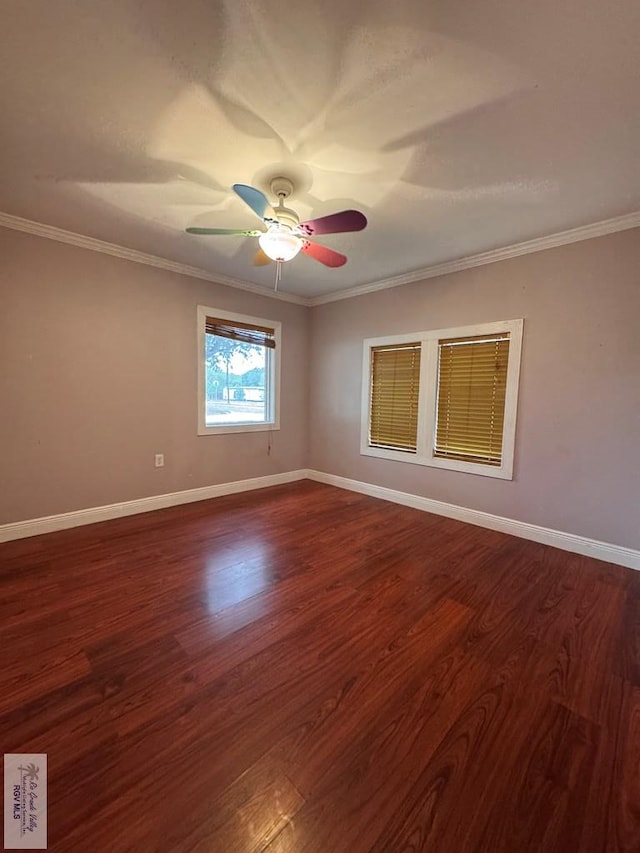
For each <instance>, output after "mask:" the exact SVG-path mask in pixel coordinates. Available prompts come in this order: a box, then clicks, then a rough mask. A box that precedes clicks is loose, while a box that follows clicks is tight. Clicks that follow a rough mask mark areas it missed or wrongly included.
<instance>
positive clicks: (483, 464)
mask: <svg viewBox="0 0 640 853" xmlns="http://www.w3.org/2000/svg"><path fill="white" fill-rule="evenodd" d="M522 331H523V321H522V320H507V321H501V322H499V323H486V324H483V325H478V326H465V327H458V328H453V329H437V330H432V331H427V332H413V333H411V334H407V335H396V336H393V337H385V338H370V339H368V340H365V341H364V351H363V380H362V382H363V385H362V435H361V448H360V452H361V453H362V454H363V455H366V456H377V457H379V458H382V459H394V460H397V461H402V462H413V463H414V464H418V465H429V466H432V467H436V468H448V469H450V470H456V471H465V472H468V473H473V474H481V475H483V476H488V477H499V478H502V479H512V476H513V455H514V441H515V426H516V408H517V397H518V379H519V373H520V351H521V346H522ZM408 351H411V352H412V357H413V363H412V369H411V370H410V371H409V370H408V369H407V367H406V362H407V356H406V353H407V352H408ZM383 358H384V359H386V363H385V364H384V367H385V369H386V372H385V373H383V372H381V370H380V367H381V365H382V361H383ZM394 359H395V360H396V362H398V360H399V362H400V363H401V365H402V366H404V372H403V371H402V370H400V371H398V368H397V367H395V368H394V367H393V366H392V362H393V360H394ZM416 365H417V366H416ZM394 370H395V373H394ZM395 376H398V377H399V380H398V383H397V387H394V382H395ZM377 386H378V387H377ZM380 386H381V387H382V388H383V391H384V394H381V393H380V392H379V387H380ZM379 423H382V424H383V426H385V427H386V433H385V432H381V431H380V430H379V429H378V424H379ZM398 425H400V427H398ZM407 436H409V440H407V438H406V437H407Z"/></svg>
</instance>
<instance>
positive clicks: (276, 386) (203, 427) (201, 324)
mask: <svg viewBox="0 0 640 853" xmlns="http://www.w3.org/2000/svg"><path fill="white" fill-rule="evenodd" d="M207 317H219V318H220V319H221V320H231V321H233V320H237V321H238V322H240V323H250V324H251V323H253V324H255V325H256V326H268V327H269V328H272V329H273V333H274V338H275V342H276V346H275V349H273V350H271V351H270V353H269V358H268V359H267V361H268V363H269V369H268V370H267V371H265V397H266V400H267V417H268V420H267V421H265V422H264V423H257V424H256V423H246V424H220V425H217V426H207V423H206V409H205V406H206V393H205V382H206V367H205V355H204V354H205V340H204V336H205V331H204V328H205V322H206V318H207ZM196 342H197V348H198V350H197V353H198V356H197V358H198V435H221V434H222V433H231V432H265V431H267V430H274V429H280V361H281V352H282V324H281V323H279V322H278V321H277V320H267V319H265V318H264V317H250V316H248V315H247V314H238V313H237V312H235V311H220V310H219V309H218V308H211V307H208V306H206V305H198V327H197V335H196Z"/></svg>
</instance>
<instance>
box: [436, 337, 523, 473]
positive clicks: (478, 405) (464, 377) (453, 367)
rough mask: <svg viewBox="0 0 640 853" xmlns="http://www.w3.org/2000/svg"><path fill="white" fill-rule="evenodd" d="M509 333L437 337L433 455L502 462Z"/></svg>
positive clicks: (481, 461) (481, 462)
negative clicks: (444, 338) (438, 338)
mask: <svg viewBox="0 0 640 853" xmlns="http://www.w3.org/2000/svg"><path fill="white" fill-rule="evenodd" d="M509 339H510V336H509V334H508V333H505V334H498V335H490V336H482V335H479V336H474V337H468V338H453V339H449V340H439V341H438V378H437V381H438V386H437V388H438V390H437V404H436V429H435V447H434V455H435V456H439V457H445V458H448V459H460V460H464V461H468V462H476V463H479V464H484V465H496V466H499V465H501V463H502V442H503V431H504V413H505V401H506V390H507V368H508V364H509V342H510V340H509Z"/></svg>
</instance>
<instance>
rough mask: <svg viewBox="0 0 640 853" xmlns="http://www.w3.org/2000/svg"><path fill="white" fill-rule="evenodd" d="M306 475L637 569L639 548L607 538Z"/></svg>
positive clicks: (317, 473)
mask: <svg viewBox="0 0 640 853" xmlns="http://www.w3.org/2000/svg"><path fill="white" fill-rule="evenodd" d="M306 475H307V477H308V478H309V479H310V480H316V481H317V482H319V483H327V484H328V485H330V486H338V488H340V489H348V490H350V491H352V492H360V493H361V494H363V495H369V496H370V497H372V498H381V499H382V500H385V501H392V502H393V503H397V504H403V505H404V506H410V507H413V508H414V509H421V510H424V512H432V513H434V514H435V515H444V516H446V517H447V518H455V519H457V520H458V521H466V522H468V523H469V524H477V525H478V526H479V527H488V528H489V529H490V530H498V531H500V532H501V533H509V534H511V535H512V536H519V537H521V538H522V539H531V540H532V541H533V542H540V543H542V544H543V545H552V546H553V547H554V548H561V549H562V550H563V551H573V552H574V553H576V554H583V555H585V556H586V557H595V558H596V559H597V560H604V561H605V562H607V563H616V564H617V565H619V566H627V568H629V569H638V570H640V551H636V550H634V549H633V548H624V547H622V546H621V545H613V544H611V543H609V542H599V541H598V540H597V539H587V538H586V537H585V536H576V535H575V534H573V533H563V532H562V531H561V530H553V529H551V528H549V527H539V526H538V525H537V524H528V523H527V522H525V521H516V520H515V519H513V518H503V517H502V516H500V515H492V514H491V513H488V512H480V510H477V509H468V508H467V507H462V506H456V505H455V504H448V503H444V502H442V501H435V500H432V499H431V498H422V497H420V496H419V495H412V494H409V493H408V492H398V491H396V490H395V489H387V488H385V487H384V486H374V485H372V484H371V483H362V482H360V481H359V480H349V479H348V478H346V477H338V476H337V475H335V474H325V473H323V472H322V471H313V470H308V471H307V472H306Z"/></svg>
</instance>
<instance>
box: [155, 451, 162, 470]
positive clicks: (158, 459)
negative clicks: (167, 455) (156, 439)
mask: <svg viewBox="0 0 640 853" xmlns="http://www.w3.org/2000/svg"><path fill="white" fill-rule="evenodd" d="M156 468H164V453H156Z"/></svg>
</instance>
